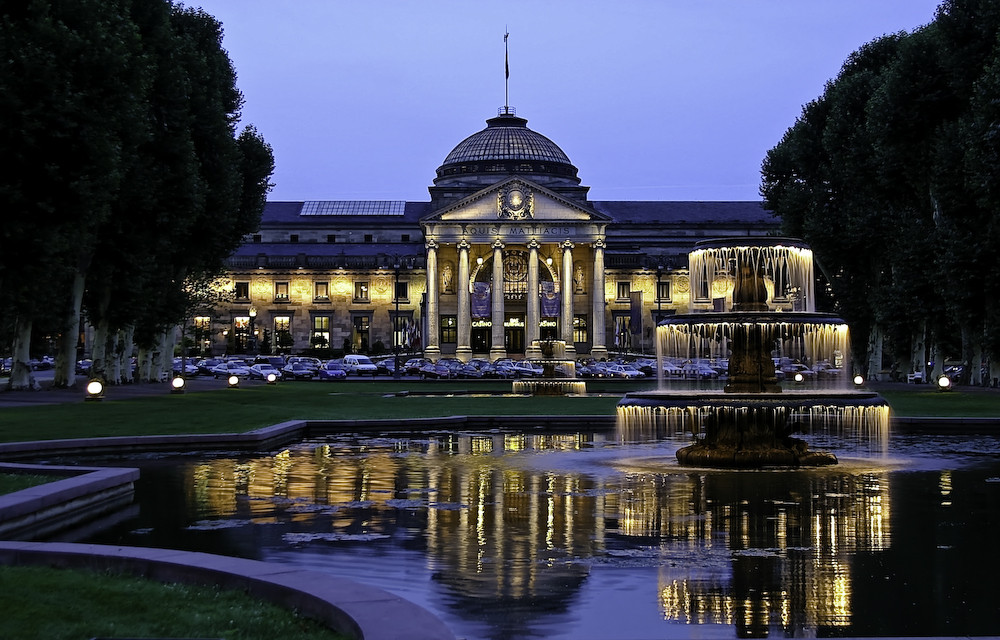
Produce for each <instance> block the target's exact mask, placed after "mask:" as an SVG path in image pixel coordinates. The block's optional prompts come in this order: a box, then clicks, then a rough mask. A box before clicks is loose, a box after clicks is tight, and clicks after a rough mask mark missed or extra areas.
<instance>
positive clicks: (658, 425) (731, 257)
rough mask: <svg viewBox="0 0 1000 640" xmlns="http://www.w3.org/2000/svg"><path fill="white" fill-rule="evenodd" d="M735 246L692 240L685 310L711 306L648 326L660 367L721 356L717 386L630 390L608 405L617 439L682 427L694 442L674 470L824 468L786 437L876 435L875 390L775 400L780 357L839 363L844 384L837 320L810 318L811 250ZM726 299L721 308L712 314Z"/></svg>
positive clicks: (788, 245) (764, 243)
mask: <svg viewBox="0 0 1000 640" xmlns="http://www.w3.org/2000/svg"><path fill="white" fill-rule="evenodd" d="M737 242H738V241H735V240H709V241H703V242H699V243H698V245H697V246H696V249H695V251H694V252H693V253H692V254H691V256H690V266H691V288H690V290H691V292H692V307H694V301H695V300H696V299H700V301H701V302H702V303H703V304H704V305H707V304H711V305H712V307H713V309H715V310H714V311H711V312H708V311H707V309H706V310H703V312H702V313H689V314H686V315H678V316H673V317H671V318H668V319H666V320H664V321H662V322H661V323H660V325H659V326H658V327H657V343H658V344H657V361H658V366H659V367H660V369H661V370H662V368H663V360H664V358H667V357H684V358H689V357H699V356H700V355H701V354H702V353H712V354H717V355H720V354H721V355H727V354H728V356H729V362H728V377H727V384H726V386H725V389H724V390H723V392H722V393H704V392H690V391H687V392H673V391H662V390H661V391H656V392H639V393H630V394H628V395H626V396H625V398H623V399H622V401H621V402H620V403H619V406H618V417H619V425H620V431H621V434H622V436H623V437H626V438H634V437H635V435H636V433H637V431H639V430H641V431H642V432H643V433H645V434H646V435H653V436H654V437H659V436H663V435H667V434H670V433H677V432H691V433H692V434H693V435H695V437H696V438H697V441H696V442H695V443H694V444H692V445H690V446H687V447H684V448H682V449H680V450H679V451H678V452H677V459H678V461H679V462H680V463H681V464H685V465H696V466H710V467H729V468H755V467H766V466H796V467H797V466H823V465H830V464H836V463H837V458H836V457H835V456H834V455H833V454H830V453H826V452H822V451H810V450H809V448H808V446H807V445H806V443H805V441H804V440H801V439H799V438H793V437H792V436H791V434H792V433H795V432H798V431H804V430H809V429H810V428H813V427H815V426H817V425H819V426H821V427H822V428H823V429H826V430H830V429H834V430H836V429H841V428H843V427H844V426H847V425H850V426H852V427H854V428H855V429H858V430H861V431H865V432H868V433H870V434H873V435H875V436H876V437H878V438H880V439H881V438H882V437H883V436H882V435H881V434H884V433H887V427H888V420H889V412H888V406H887V405H886V403H885V401H884V400H882V399H881V398H880V397H879V396H878V395H877V394H875V393H871V392H863V391H849V390H847V389H846V388H841V389H836V390H833V391H830V390H811V391H808V392H804V391H796V392H792V393H784V392H783V391H782V387H781V385H780V384H779V381H778V371H777V364H776V360H775V359H776V358H779V359H780V358H781V357H788V355H793V356H796V357H797V358H799V359H804V360H805V361H807V362H811V363H813V364H814V365H815V364H816V363H817V362H824V361H825V362H826V363H830V362H833V363H835V364H839V365H840V366H841V378H846V377H847V376H846V375H844V374H843V372H842V369H843V368H844V367H845V366H846V364H847V360H846V358H847V354H848V353H849V350H848V344H849V341H848V331H847V325H846V324H845V323H844V321H843V320H841V319H840V318H837V317H836V316H832V315H827V314H822V313H817V312H816V311H815V304H814V299H813V293H812V291H813V289H812V273H813V271H812V252H811V251H810V250H809V248H808V247H807V246H806V245H805V244H803V243H802V242H801V241H798V240H792V239H788V238H759V239H754V244H752V245H749V244H738V243H737ZM710 294H721V295H720V296H719V297H717V298H715V299H710ZM769 298H770V302H769V301H768V299H769ZM728 302H731V306H730V310H729V311H722V310H719V309H720V308H725V306H726V303H728ZM692 310H694V309H692ZM831 370H836V368H835V367H831ZM809 371H810V372H811V373H812V374H813V375H816V371H815V369H809Z"/></svg>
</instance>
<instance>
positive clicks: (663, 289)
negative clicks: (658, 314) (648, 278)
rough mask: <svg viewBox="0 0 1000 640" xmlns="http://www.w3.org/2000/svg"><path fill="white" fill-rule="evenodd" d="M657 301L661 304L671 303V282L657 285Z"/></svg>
mask: <svg viewBox="0 0 1000 640" xmlns="http://www.w3.org/2000/svg"><path fill="white" fill-rule="evenodd" d="M656 299H657V301H659V302H670V281H669V280H667V281H665V282H664V281H662V280H661V281H660V282H657V283H656Z"/></svg>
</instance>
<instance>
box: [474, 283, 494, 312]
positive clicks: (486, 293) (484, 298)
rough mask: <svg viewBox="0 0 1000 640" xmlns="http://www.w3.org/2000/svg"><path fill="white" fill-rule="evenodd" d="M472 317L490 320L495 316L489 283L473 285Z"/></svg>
mask: <svg viewBox="0 0 1000 640" xmlns="http://www.w3.org/2000/svg"><path fill="white" fill-rule="evenodd" d="M471 306H472V317H473V318H489V317H491V316H492V315H493V308H492V306H493V298H492V296H491V295H490V283H489V282H475V283H473V285H472V300H471Z"/></svg>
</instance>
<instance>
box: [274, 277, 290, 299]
mask: <svg viewBox="0 0 1000 640" xmlns="http://www.w3.org/2000/svg"><path fill="white" fill-rule="evenodd" d="M274 301H275V302H288V283H287V282H275V283H274Z"/></svg>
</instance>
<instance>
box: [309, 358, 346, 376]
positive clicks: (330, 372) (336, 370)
mask: <svg viewBox="0 0 1000 640" xmlns="http://www.w3.org/2000/svg"><path fill="white" fill-rule="evenodd" d="M316 377H318V378H319V379H320V380H346V379H347V371H345V370H344V365H343V364H342V363H341V362H340V361H339V360H330V361H329V362H327V363H326V364H324V365H323V366H322V367H320V369H319V371H318V372H317V373H316Z"/></svg>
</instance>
